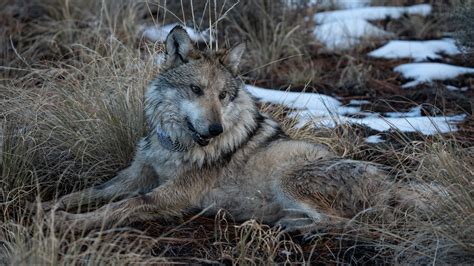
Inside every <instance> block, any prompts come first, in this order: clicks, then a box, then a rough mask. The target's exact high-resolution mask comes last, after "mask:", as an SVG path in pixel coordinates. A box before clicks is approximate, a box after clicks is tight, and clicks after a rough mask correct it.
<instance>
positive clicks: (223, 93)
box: [219, 91, 227, 100]
mask: <svg viewBox="0 0 474 266" xmlns="http://www.w3.org/2000/svg"><path fill="white" fill-rule="evenodd" d="M225 97H227V92H225V91H223V92H221V93H220V94H219V99H221V100H224V99H225Z"/></svg>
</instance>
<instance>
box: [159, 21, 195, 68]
mask: <svg viewBox="0 0 474 266" xmlns="http://www.w3.org/2000/svg"><path fill="white" fill-rule="evenodd" d="M165 45H166V63H167V64H168V65H169V66H177V65H179V64H182V63H186V62H187V61H188V59H187V57H188V54H189V52H190V51H191V50H192V49H193V44H192V43H191V39H190V38H189V35H188V33H187V32H186V30H185V29H183V27H181V26H179V25H178V26H176V27H174V28H173V29H172V30H171V31H170V33H169V34H168V36H167V37H166V44H165Z"/></svg>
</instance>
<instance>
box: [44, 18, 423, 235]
mask: <svg viewBox="0 0 474 266" xmlns="http://www.w3.org/2000/svg"><path fill="white" fill-rule="evenodd" d="M165 47H166V48H165V50H166V51H165V54H166V56H165V58H166V59H165V62H164V65H163V69H162V71H161V72H160V73H159V74H158V76H157V77H156V78H155V79H154V80H153V81H152V82H151V83H150V85H149V87H148V88H147V92H146V95H145V115H146V121H147V127H148V130H147V134H146V136H145V137H144V138H142V139H141V140H140V142H139V143H138V146H137V148H136V154H135V156H134V159H133V162H132V163H131V165H130V166H129V167H128V168H126V169H124V170H122V171H121V172H119V173H118V175H117V176H116V177H114V178H112V179H111V180H109V181H107V182H105V183H104V184H101V185H98V186H94V187H91V188H88V189H86V190H83V191H79V192H75V193H72V194H69V195H66V196H64V197H62V198H59V199H58V200H57V201H51V202H45V203H43V204H42V208H43V209H45V210H52V209H54V210H55V212H54V214H55V216H56V220H57V221H59V222H58V223H57V224H58V225H59V226H70V225H71V224H73V225H74V227H75V228H81V229H82V230H91V229H94V228H97V227H100V226H102V227H112V226H123V225H127V224H130V223H133V222H138V221H145V220H151V219H172V218H173V217H176V216H179V215H180V214H182V213H183V212H185V211H187V210H191V209H200V210H206V213H207V214H209V215H212V214H215V213H216V212H218V211H219V210H221V209H224V210H226V211H227V212H229V213H230V214H231V215H232V216H233V218H234V219H235V220H237V221H243V220H247V219H257V220H259V221H261V222H263V223H268V224H275V225H276V224H278V225H282V226H285V227H287V228H302V227H306V226H311V225H315V224H319V225H330V224H336V223H338V222H339V221H340V218H351V217H353V216H354V215H356V214H357V213H358V212H360V211H361V210H364V209H366V208H368V207H371V206H391V205H393V204H398V205H404V204H406V203H407V202H411V201H412V199H413V198H414V197H413V195H415V194H413V191H411V190H410V188H409V187H408V186H403V185H400V184H399V183H396V182H392V181H390V180H389V179H388V178H387V175H386V173H385V171H384V170H383V169H381V167H380V166H378V165H376V164H373V163H370V162H364V161H356V160H348V159H343V158H340V157H338V156H336V154H335V153H333V152H332V151H330V150H329V149H328V148H327V147H326V146H324V145H322V144H318V143H311V142H307V141H302V140H295V139H291V138H290V137H289V136H288V135H287V134H286V133H285V132H284V131H283V130H282V128H281V127H280V125H279V124H278V123H277V122H276V121H275V120H274V119H272V117H271V116H269V115H268V114H265V113H262V112H261V111H259V108H258V107H257V105H256V100H255V99H254V98H252V97H251V96H250V95H249V93H248V92H246V90H245V87H244V82H243V81H242V79H241V78H240V77H239V63H240V61H241V58H242V56H243V54H244V52H245V44H238V45H236V46H234V47H233V48H230V49H224V50H218V51H213V50H205V51H200V50H198V49H195V48H194V46H193V43H192V42H191V40H190V38H189V36H188V34H187V33H186V31H185V30H184V29H183V28H182V27H180V26H176V27H175V28H174V29H173V30H172V31H171V32H170V33H169V35H168V36H167V38H166V42H165ZM368 195H370V197H368ZM415 196H416V195H415ZM88 203H105V205H103V206H102V207H99V208H97V209H95V210H93V211H89V212H85V213H74V212H68V210H70V209H72V208H77V207H79V206H81V205H84V204H88Z"/></svg>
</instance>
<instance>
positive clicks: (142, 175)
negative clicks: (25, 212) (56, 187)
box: [34, 161, 159, 211]
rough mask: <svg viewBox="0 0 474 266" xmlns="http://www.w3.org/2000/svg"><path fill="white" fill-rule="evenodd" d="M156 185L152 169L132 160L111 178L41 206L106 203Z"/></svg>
mask: <svg viewBox="0 0 474 266" xmlns="http://www.w3.org/2000/svg"><path fill="white" fill-rule="evenodd" d="M158 185H159V184H158V177H157V175H156V173H155V171H154V169H152V167H150V166H148V165H146V164H145V163H144V162H142V161H134V162H133V163H132V165H130V166H129V167H128V168H126V169H124V170H122V171H121V172H120V173H119V174H118V175H117V176H115V177H114V178H112V179H111V180H109V181H107V182H105V183H103V184H100V185H97V186H93V187H91V188H87V189H84V190H81V191H78V192H74V193H71V194H68V195H65V196H63V197H61V198H59V199H58V200H52V201H48V202H43V203H41V208H42V209H43V210H44V211H48V210H50V209H52V208H55V209H61V210H67V209H72V208H77V207H80V206H82V205H87V204H90V203H93V204H99V203H107V202H109V201H112V200H119V199H124V198H129V197H133V196H135V195H138V194H139V193H143V192H148V191H151V190H152V189H153V188H155V187H157V186H158ZM34 207H36V206H34Z"/></svg>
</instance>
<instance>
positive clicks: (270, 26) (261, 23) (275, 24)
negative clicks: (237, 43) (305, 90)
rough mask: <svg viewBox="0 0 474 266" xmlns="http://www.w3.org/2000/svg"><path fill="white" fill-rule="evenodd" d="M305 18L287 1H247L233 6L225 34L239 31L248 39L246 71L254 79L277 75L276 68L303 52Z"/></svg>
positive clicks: (306, 37) (305, 37)
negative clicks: (290, 6) (292, 8)
mask: <svg viewBox="0 0 474 266" xmlns="http://www.w3.org/2000/svg"><path fill="white" fill-rule="evenodd" d="M300 14H301V13H300ZM303 18H304V17H303V16H301V15H298V12H296V10H291V9H290V8H289V7H288V5H287V3H286V2H285V1H270V0H260V1H245V2H242V3H240V4H239V5H237V6H236V7H235V8H234V9H232V10H231V12H229V16H228V23H229V26H230V29H229V33H226V34H227V35H233V34H235V33H236V34H237V35H238V36H241V38H243V39H244V40H245V41H246V43H247V48H248V50H247V54H246V59H247V61H246V66H247V68H246V69H244V71H243V72H245V73H247V74H248V75H250V76H251V77H252V78H255V79H268V78H269V77H270V78H278V76H276V75H278V74H277V73H275V72H277V69H278V68H279V66H280V65H281V64H282V62H283V61H285V60H287V59H289V58H296V57H301V56H302V55H303V54H304V44H305V43H307V42H308V40H309V37H308V35H305V33H306V30H305V29H304V28H303V27H302V25H303V24H304V21H303Z"/></svg>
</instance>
